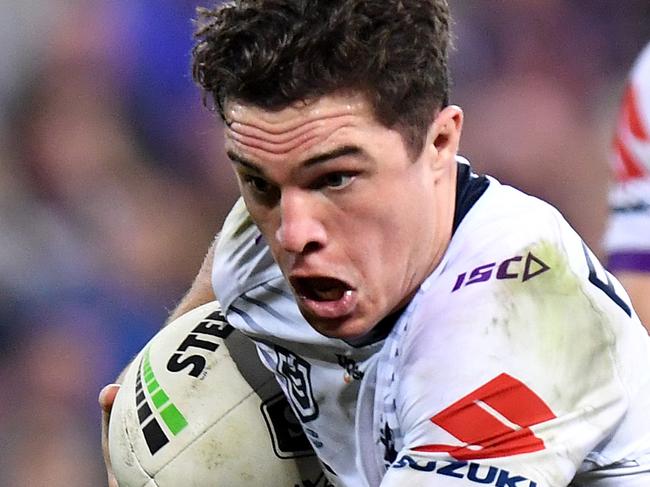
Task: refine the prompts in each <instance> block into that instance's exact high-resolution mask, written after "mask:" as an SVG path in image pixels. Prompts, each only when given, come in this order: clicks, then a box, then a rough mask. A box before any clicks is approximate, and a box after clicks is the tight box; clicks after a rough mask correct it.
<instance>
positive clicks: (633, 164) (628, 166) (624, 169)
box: [614, 137, 645, 182]
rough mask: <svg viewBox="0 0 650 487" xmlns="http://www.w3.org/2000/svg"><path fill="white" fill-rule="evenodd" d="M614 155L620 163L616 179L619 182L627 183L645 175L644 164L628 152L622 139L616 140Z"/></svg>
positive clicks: (617, 138)
mask: <svg viewBox="0 0 650 487" xmlns="http://www.w3.org/2000/svg"><path fill="white" fill-rule="evenodd" d="M614 153H615V155H616V156H617V158H618V160H619V161H620V165H619V166H618V167H617V168H616V178H617V179H618V180H619V181H621V182H625V181H629V180H630V179H637V178H641V177H643V176H644V175H645V170H644V168H643V164H641V163H640V162H639V161H637V160H636V158H635V157H634V156H633V155H632V154H631V153H630V151H628V150H627V147H626V146H625V144H624V143H623V141H621V139H620V137H616V138H615V139H614Z"/></svg>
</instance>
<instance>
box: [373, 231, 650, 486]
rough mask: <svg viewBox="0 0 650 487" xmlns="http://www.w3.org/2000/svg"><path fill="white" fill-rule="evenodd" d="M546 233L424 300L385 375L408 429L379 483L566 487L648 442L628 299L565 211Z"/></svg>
mask: <svg viewBox="0 0 650 487" xmlns="http://www.w3.org/2000/svg"><path fill="white" fill-rule="evenodd" d="M542 233H545V234H546V235H547V237H544V238H540V239H536V240H533V241H532V242H531V243H530V244H528V245H525V246H522V247H517V246H516V245H514V246H511V247H509V246H508V245H507V244H506V245H503V246H502V247H505V249H504V248H495V249H494V253H493V254H490V253H489V252H488V253H486V257H485V262H484V263H483V264H481V262H480V261H477V262H474V263H472V264H471V265H470V266H469V268H467V269H465V268H462V267H453V266H452V267H450V271H451V275H450V276H448V277H447V278H446V279H445V278H443V276H441V278H440V279H438V280H437V284H435V285H432V286H431V288H430V289H428V290H426V291H425V292H423V293H422V295H421V296H418V297H417V298H416V299H417V300H418V301H419V302H417V303H416V306H414V309H413V310H412V315H411V316H409V317H408V318H407V319H405V320H404V323H403V324H402V325H401V326H402V329H401V330H400V331H399V332H398V333H401V336H400V337H399V338H398V339H396V340H395V341H394V343H393V348H392V350H391V351H390V353H391V354H392V355H393V357H392V361H391V362H390V363H392V364H393V366H392V369H391V367H386V368H385V369H384V370H383V371H381V372H379V374H380V376H382V377H383V379H384V381H385V382H387V383H390V385H388V386H387V388H386V390H387V391H389V392H386V394H385V397H383V398H381V403H382V406H381V407H383V414H384V416H385V418H382V419H385V421H384V422H383V423H384V424H385V429H384V431H383V436H382V438H383V439H385V438H387V437H392V438H399V439H400V440H396V441H395V442H394V443H393V444H392V445H391V447H392V448H393V449H394V451H393V454H392V455H387V458H390V466H389V467H388V469H387V471H386V474H385V476H384V478H383V481H382V483H381V486H382V487H393V486H403V485H418V486H429V485H430V486H450V487H465V486H466V487H470V486H479V485H490V486H504V487H505V486H513V487H543V486H544V487H559V486H567V485H569V484H570V483H571V482H572V479H579V478H580V475H582V472H583V470H585V469H591V468H601V467H602V468H605V467H606V466H608V465H612V464H614V463H616V462H619V461H621V460H622V459H625V458H628V457H629V456H630V455H632V456H634V455H636V453H635V452H634V448H636V447H638V445H640V444H643V445H644V446H643V448H645V449H647V448H648V447H649V445H650V439H649V438H648V432H649V431H650V429H649V428H650V425H649V424H648V421H647V420H645V418H644V415H645V413H642V410H643V409H645V408H647V407H648V405H650V403H649V402H648V397H647V396H648V387H649V386H650V382H649V381H648V374H647V372H645V371H647V370H648V365H649V364H648V343H647V342H648V340H647V336H646V335H645V333H644V332H643V329H642V326H641V325H640V323H639V322H638V319H637V318H636V316H635V315H634V313H633V311H632V309H631V308H630V305H629V299H628V298H627V296H626V295H625V293H624V291H623V289H622V288H621V287H620V285H619V284H618V283H617V282H616V281H615V280H614V279H613V278H612V277H611V276H609V274H607V273H606V272H605V270H604V269H603V267H602V266H601V265H600V263H599V262H598V261H597V259H596V258H595V256H594V255H593V254H592V253H591V251H590V250H589V249H588V248H587V247H586V246H585V245H584V244H583V242H582V241H581V240H580V238H579V237H578V236H577V235H576V234H575V233H574V232H573V231H572V230H571V229H570V228H569V226H568V225H567V224H566V223H565V222H564V223H560V224H558V228H556V229H552V228H549V229H548V230H545V231H544V232H542ZM468 265H469V264H468ZM477 269H478V270H477ZM459 283H460V284H459ZM640 371H644V372H640ZM391 400H392V401H393V404H392V405H391V404H390V402H391ZM646 410H647V409H646ZM633 417H634V418H636V419H634V420H633V419H632V418H633ZM391 418H392V419H391ZM630 421H637V427H638V430H637V431H636V432H634V429H635V428H634V427H631V426H629V425H628V426H625V427H624V429H625V432H624V433H621V432H620V431H619V428H621V425H622V424H626V423H629V422H630ZM380 422H381V420H380ZM391 428H392V429H394V430H393V431H389V430H390V429H391ZM387 433H389V434H387ZM621 434H623V435H625V438H623V437H621ZM635 435H637V436H636V437H634V436H635ZM612 438H617V440H616V442H614V443H616V444H613V443H612V442H611V439H612ZM630 445H636V446H630ZM589 461H591V462H592V463H589ZM572 485H581V484H579V483H577V484H572ZM588 485H600V484H597V483H594V484H588ZM621 485H628V484H621ZM630 485H633V484H630Z"/></svg>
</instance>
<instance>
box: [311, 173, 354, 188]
mask: <svg viewBox="0 0 650 487" xmlns="http://www.w3.org/2000/svg"><path fill="white" fill-rule="evenodd" d="M354 176H355V175H354V174H351V173H347V172H333V173H329V174H326V175H325V176H323V177H322V178H320V180H319V181H318V183H317V184H316V186H320V187H327V188H332V189H342V188H345V187H346V186H348V185H349V184H350V183H351V182H352V181H353V180H354Z"/></svg>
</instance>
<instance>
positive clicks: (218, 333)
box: [167, 311, 233, 377]
mask: <svg viewBox="0 0 650 487" xmlns="http://www.w3.org/2000/svg"><path fill="white" fill-rule="evenodd" d="M232 331H233V327H232V326H230V325H229V324H228V323H227V322H226V319H225V318H224V317H223V315H222V314H221V312H220V311H215V312H214V313H212V314H210V315H209V316H207V317H206V318H205V319H203V320H202V321H201V322H200V323H199V324H198V325H197V326H196V328H194V329H193V330H192V331H191V333H190V334H189V335H187V337H185V339H184V340H183V342H182V343H181V344H180V345H179V346H178V348H177V349H176V352H175V353H174V355H172V356H171V357H170V359H169V361H168V362H167V370H169V371H170V372H180V371H182V370H184V369H186V368H188V367H191V370H190V371H188V374H189V375H191V376H193V377H198V376H199V375H200V374H201V372H203V369H204V368H205V364H206V360H205V357H203V356H202V355H198V354H193V355H188V354H186V353H185V352H187V351H188V350H189V349H190V348H198V349H201V350H207V351H209V352H214V351H215V350H216V349H217V348H219V343H217V342H216V341H215V340H214V338H221V339H223V340H225V339H226V338H228V335H230V334H231V333H232Z"/></svg>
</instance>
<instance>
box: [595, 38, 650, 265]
mask: <svg viewBox="0 0 650 487" xmlns="http://www.w3.org/2000/svg"><path fill="white" fill-rule="evenodd" d="M611 162H612V166H613V169H614V173H615V178H616V179H615V182H614V184H613V185H612V188H611V190H610V193H609V204H610V215H609V219H608V225H607V231H606V233H605V238H604V247H605V250H606V251H607V256H608V263H607V265H608V268H609V269H610V270H611V271H613V272H617V271H640V272H650V44H648V46H647V47H646V48H645V49H644V50H643V51H642V53H641V54H640V56H639V58H638V60H637V61H636V63H635V64H634V66H633V68H632V70H631V72H630V77H629V79H628V82H627V85H626V88H625V92H624V95H623V99H622V103H621V108H620V111H619V118H618V122H617V124H616V133H615V136H614V141H613V147H612V156H611Z"/></svg>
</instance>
